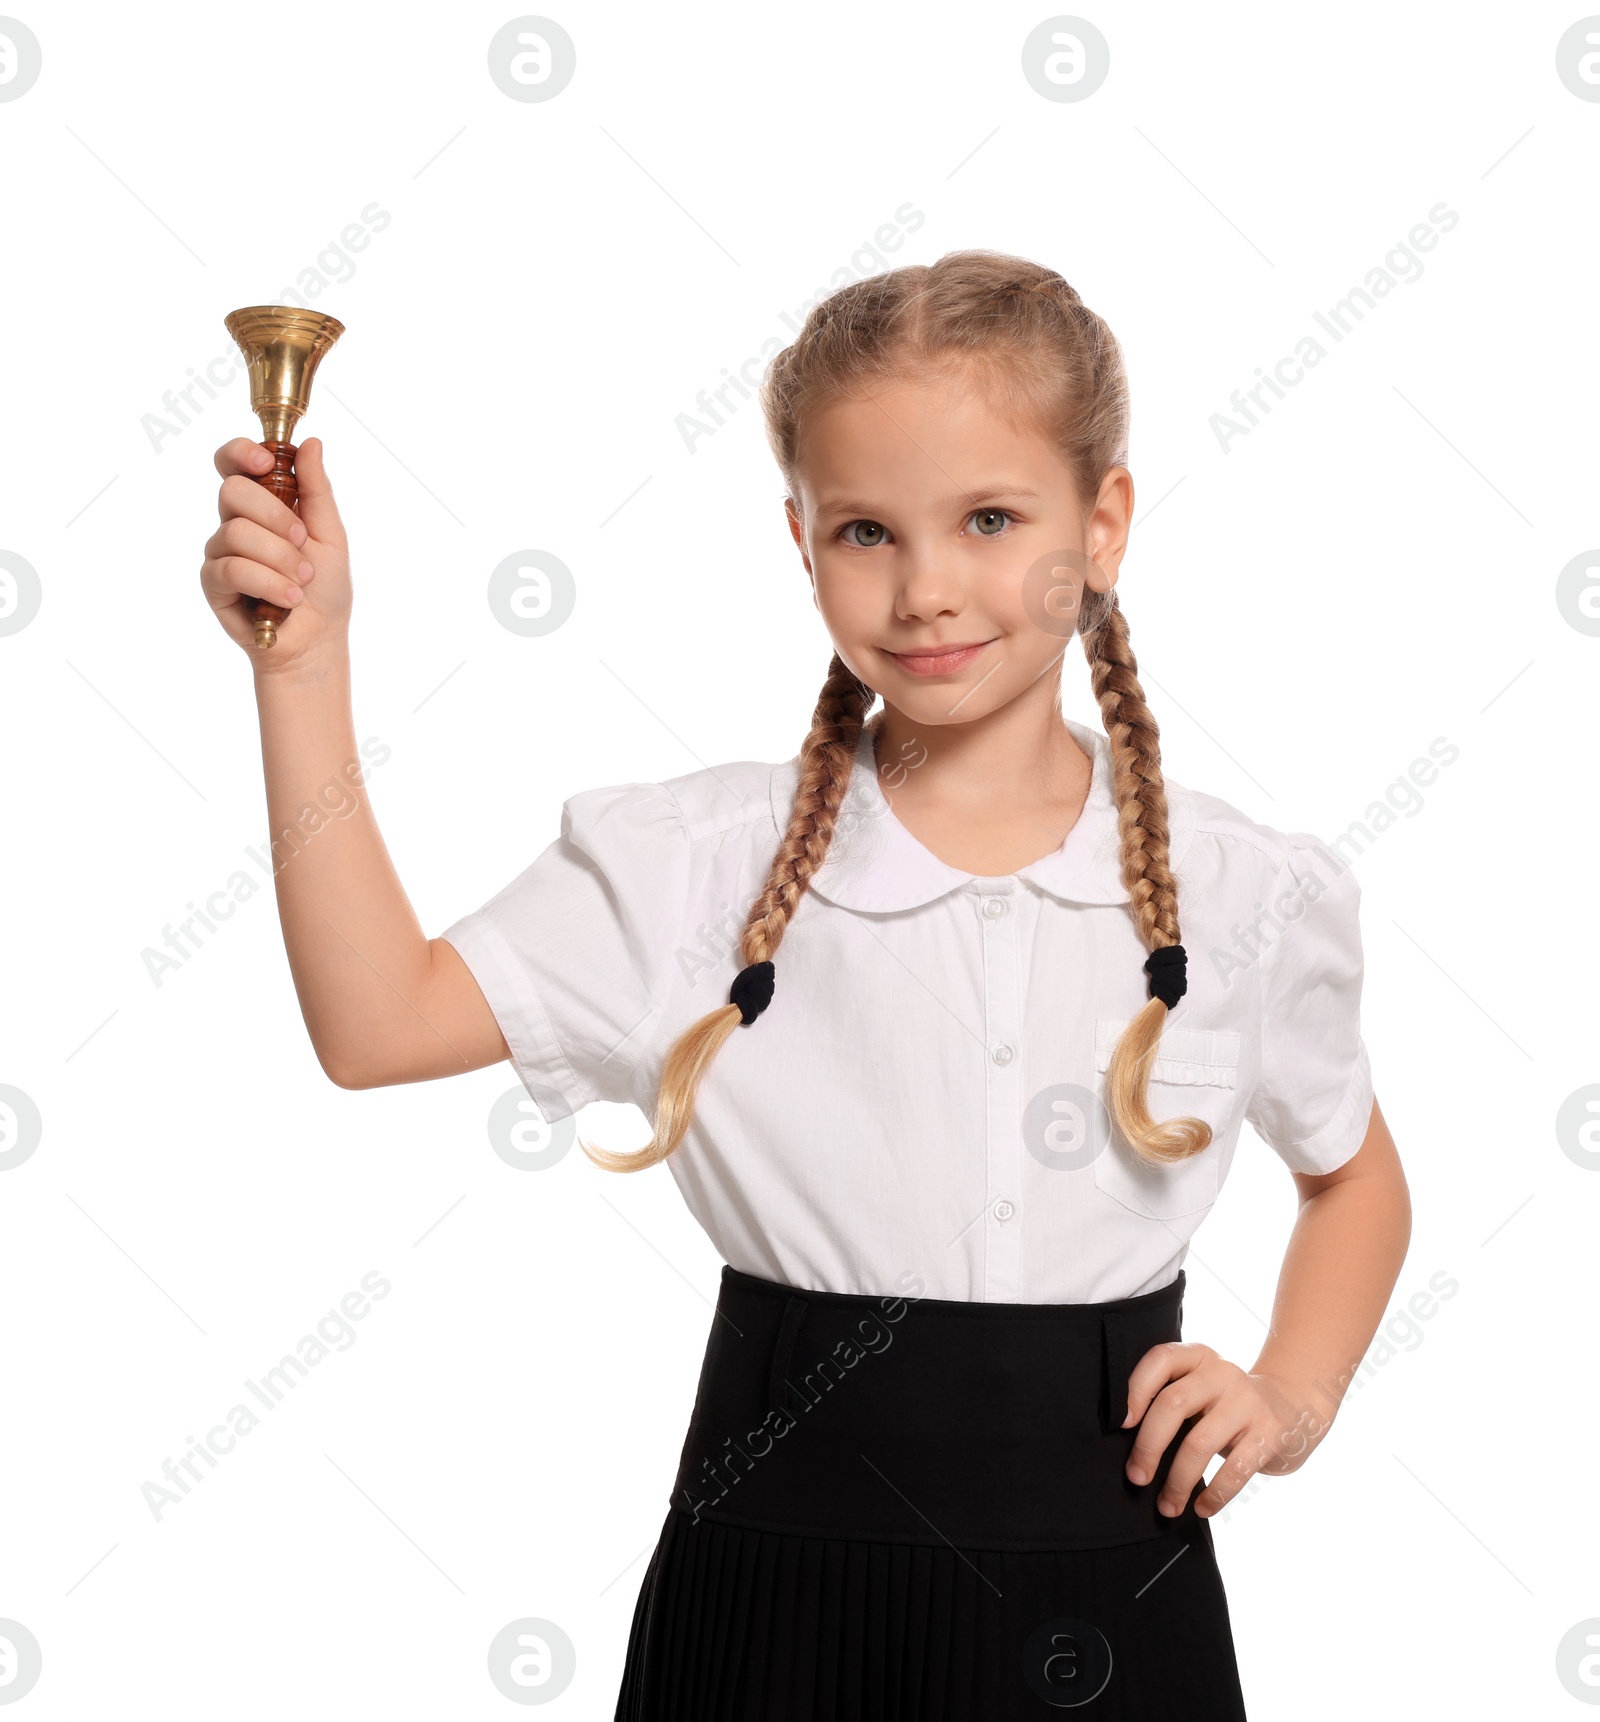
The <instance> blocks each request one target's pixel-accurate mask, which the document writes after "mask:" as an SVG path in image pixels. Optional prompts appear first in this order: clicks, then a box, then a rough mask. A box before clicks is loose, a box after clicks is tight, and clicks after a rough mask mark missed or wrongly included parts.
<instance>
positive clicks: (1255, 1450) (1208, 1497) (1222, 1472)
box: [1194, 1438, 1266, 1518]
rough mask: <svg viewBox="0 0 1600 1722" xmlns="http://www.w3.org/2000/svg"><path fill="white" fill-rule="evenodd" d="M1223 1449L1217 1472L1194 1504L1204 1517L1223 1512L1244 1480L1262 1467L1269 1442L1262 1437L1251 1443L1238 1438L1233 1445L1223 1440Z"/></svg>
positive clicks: (1247, 1480)
mask: <svg viewBox="0 0 1600 1722" xmlns="http://www.w3.org/2000/svg"><path fill="white" fill-rule="evenodd" d="M1221 1451H1222V1452H1223V1453H1224V1454H1225V1455H1226V1457H1225V1459H1224V1461H1223V1463H1222V1464H1221V1465H1219V1466H1218V1467H1217V1474H1216V1476H1214V1477H1213V1478H1212V1479H1211V1481H1210V1482H1209V1483H1207V1484H1206V1486H1205V1488H1204V1490H1203V1491H1202V1492H1201V1494H1200V1497H1199V1499H1198V1500H1196V1502H1195V1504H1194V1510H1195V1511H1196V1512H1197V1513H1198V1514H1199V1515H1200V1516H1201V1517H1202V1518H1210V1516H1211V1515H1212V1514H1213V1513H1220V1512H1221V1511H1222V1509H1223V1508H1224V1507H1225V1506H1227V1504H1228V1503H1229V1501H1231V1500H1232V1499H1233V1498H1234V1496H1235V1495H1237V1494H1238V1493H1239V1492H1240V1490H1242V1489H1243V1488H1244V1486H1245V1484H1246V1483H1248V1482H1249V1481H1250V1479H1251V1478H1252V1477H1253V1476H1255V1474H1256V1473H1257V1472H1258V1471H1260V1470H1261V1469H1263V1466H1262V1459H1263V1457H1264V1456H1265V1453H1266V1443H1265V1442H1264V1441H1262V1440H1260V1439H1259V1438H1257V1439H1256V1440H1255V1441H1253V1442H1249V1443H1246V1442H1244V1441H1236V1442H1235V1443H1234V1444H1233V1446H1232V1448H1231V1449H1230V1448H1229V1447H1228V1445H1227V1444H1226V1443H1224V1444H1223V1446H1222V1448H1221Z"/></svg>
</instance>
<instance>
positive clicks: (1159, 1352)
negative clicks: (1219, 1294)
mask: <svg viewBox="0 0 1600 1722" xmlns="http://www.w3.org/2000/svg"><path fill="white" fill-rule="evenodd" d="M1205 1355H1206V1347H1205V1346H1202V1345H1193V1344H1188V1343H1184V1342H1181V1341H1178V1340H1169V1341H1167V1343H1165V1344H1164V1345H1152V1346H1151V1347H1150V1349H1149V1350H1148V1351H1147V1352H1146V1353H1145V1354H1144V1356H1143V1357H1141V1358H1140V1359H1139V1361H1138V1362H1137V1363H1136V1364H1134V1366H1133V1373H1132V1374H1131V1375H1130V1376H1129V1377H1128V1415H1127V1416H1126V1417H1124V1418H1123V1420H1122V1427H1123V1428H1124V1429H1131V1428H1132V1427H1133V1425H1134V1424H1135V1423H1137V1422H1138V1421H1139V1419H1140V1418H1141V1417H1143V1416H1144V1414H1145V1412H1146V1411H1147V1410H1148V1409H1149V1407H1150V1402H1151V1400H1153V1399H1154V1398H1155V1396H1156V1395H1157V1394H1158V1393H1159V1392H1161V1390H1162V1389H1163V1388H1164V1387H1165V1386H1166V1385H1167V1383H1168V1382H1169V1381H1176V1380H1177V1379H1178V1377H1179V1376H1180V1375H1186V1374H1187V1373H1188V1372H1189V1371H1190V1370H1191V1369H1198V1368H1199V1366H1200V1364H1201V1363H1202V1362H1203V1361H1204V1360H1205Z"/></svg>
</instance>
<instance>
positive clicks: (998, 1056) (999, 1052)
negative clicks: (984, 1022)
mask: <svg viewBox="0 0 1600 1722" xmlns="http://www.w3.org/2000/svg"><path fill="white" fill-rule="evenodd" d="M990 1056H991V1057H992V1058H993V1059H994V1061H995V1063H996V1064H1009V1063H1010V1062H1011V1061H1012V1059H1014V1058H1015V1057H1016V1056H1017V1055H1016V1053H1015V1052H1014V1051H1013V1050H1012V1049H1011V1048H1010V1047H1009V1046H1004V1045H1001V1046H997V1047H996V1048H995V1049H994V1051H993V1053H992V1054H990Z"/></svg>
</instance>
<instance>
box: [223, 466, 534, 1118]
mask: <svg viewBox="0 0 1600 1722" xmlns="http://www.w3.org/2000/svg"><path fill="white" fill-rule="evenodd" d="M216 464H217V470H218V471H219V472H220V473H221V474H222V475H223V484H222V490H221V493H220V497H219V513H220V515H221V522H222V523H221V525H220V526H219V527H218V529H217V531H216V533H215V534H214V535H213V536H212V538H211V540H210V541H209V542H208V543H207V545H206V560H205V564H204V566H203V568H202V569H201V575H200V579H201V586H202V588H203V589H204V591H205V594H206V597H207V599H208V601H209V602H210V604H211V606H212V608H213V609H214V610H215V611H216V613H217V619H218V620H219V621H220V622H221V624H222V626H223V629H224V630H225V632H227V634H228V635H229V636H230V637H231V638H232V639H233V640H234V641H236V642H237V643H238V645H239V646H240V647H241V649H243V650H244V651H245V652H246V653H248V654H249V656H250V659H251V662H252V664H253V666H254V670H255V690H256V705H257V709H258V712H259V715H260V720H261V759H262V765H263V767H264V770H265V773H266V789H267V818H268V823H269V834H270V835H269V842H270V844H271V847H272V851H273V866H274V869H275V883H276V887H277V895H278V916H279V920H280V922H281V924H282V927H283V937H284V944H285V946H286V947H287V950H288V955H289V968H290V971H291V973H292V974H293V976H294V984H295V991H296V993H297V994H298V995H299V999H300V1010H301V1014H302V1015H303V1016H304V1018H305V1023H306V1028H307V1029H308V1030H309V1031H310V1035H311V1044H312V1046H313V1047H314V1048H315V1049H316V1054H317V1059H318V1061H319V1062H320V1063H321V1065H322V1068H323V1069H324V1070H325V1071H326V1072H327V1074H328V1075H329V1077H331V1078H332V1080H333V1081H334V1082H336V1083H337V1084H338V1085H339V1086H340V1087H341V1088H374V1087H378V1086H381V1085H383V1084H387V1083H396V1082H421V1081H424V1080H426V1079H427V1078H429V1077H436V1076H451V1075H454V1074H456V1073H458V1072H460V1071H464V1070H477V1069H479V1068H481V1067H482V1066H484V1065H488V1064H493V1063H495V1062H496V1061H497V1060H499V1059H503V1058H507V1057H509V1056H510V1053H509V1049H508V1048H507V1046H506V1043H505V1039H504V1037H503V1036H502V1035H501V1032H500V1029H499V1025H498V1024H497V1023H496V1021H495V1019H494V1016H493V1014H492V1013H491V1011H490V1009H489V1006H488V1004H487V1002H486V1001H485V999H484V997H483V994H482V992H481V991H480V989H479V987H478V984H477V982H476V981H475V980H474V979H473V977H472V973H471V971H470V970H469V969H468V968H467V966H466V964H465V963H464V962H463V961H462V959H461V957H460V956H459V955H458V954H457V952H456V951H455V949H454V948H453V947H452V946H450V945H449V944H447V943H446V942H445V941H444V940H442V939H431V940H430V939H428V938H427V937H426V936H425V935H424V933H423V931H422V928H421V926H420V924H419V923H418V921H417V917H416V915H415V913H414V912H413V910H412V907H411V904H410V901H409V900H408V898H407V897H406V894H405V889H404V887H403V886H402V885H401V883H400V879H399V877H398V875H397V874H396V872H395V870H394V864H393V862H392V861H391V860H390V859H389V852H388V850H387V848H385V846H384V841H383V836H382V834H381V833H380V832H379V830H378V824H377V820H376V819H375V818H374V817H373V813H372V807H371V804H370V802H369V801H368V799H367V792H366V788H365V785H364V784H363V782H362V777H361V768H360V756H359V754H358V753H357V750H356V741H355V725H354V722H353V720H352V717H351V708H350V657H349V638H348V630H349V619H350V564H349V550H348V546H347V543H346V539H345V533H344V527H343V524H342V523H341V521H340V519H339V512H338V509H337V507H336V506H335V504H334V498H333V490H332V488H331V486H330V485H329V483H328V479H327V474H326V472H325V470H324V468H323V464H322V445H321V443H320V441H318V439H316V438H315V437H312V438H308V439H307V440H306V441H305V442H304V443H302V444H301V446H300V450H299V453H298V456H297V457H296V462H295V465H296V470H297V472H298V476H299V484H300V513H299V515H298V516H296V515H295V514H294V513H293V511H292V510H290V509H289V508H287V507H285V506H284V504H283V503H281V502H280V501H278V499H277V498H276V497H274V496H271V495H269V494H268V493H267V492H266V491H265V490H263V489H262V488H261V487H260V485H258V484H256V483H255V482H254V481H253V479H251V478H249V477H246V476H245V475H246V474H248V473H256V472H261V471H264V470H266V469H267V468H268V467H269V466H270V465H271V456H270V455H268V454H267V452H266V451H265V450H264V449H263V448H262V447H261V446H260V445H259V444H258V443H253V442H250V441H248V440H247V439H245V438H243V437H240V438H237V439H235V440H234V441H233V442H230V443H228V444H226V445H225V446H224V447H223V448H221V449H219V450H218V451H217V456H216ZM244 596H250V597H255V598H267V599H270V600H271V601H272V602H273V603H277V604H282V605H285V606H286V607H287V608H288V609H289V610H290V612H291V613H290V615H289V616H288V617H287V619H286V620H285V621H284V622H283V623H282V624H281V625H280V628H279V632H278V640H277V643H276V645H274V646H271V647H269V648H267V649H265V650H258V649H257V648H256V646H255V644H254V625H253V622H252V620H251V618H250V616H249V615H248V614H247V606H246V605H245V604H244V603H243V602H242V598H243V597H244Z"/></svg>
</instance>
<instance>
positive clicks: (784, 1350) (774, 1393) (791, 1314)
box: [767, 1297, 806, 1411]
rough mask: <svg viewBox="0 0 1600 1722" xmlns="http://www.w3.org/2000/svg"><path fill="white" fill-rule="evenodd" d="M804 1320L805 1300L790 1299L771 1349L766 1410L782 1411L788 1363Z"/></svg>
mask: <svg viewBox="0 0 1600 1722" xmlns="http://www.w3.org/2000/svg"><path fill="white" fill-rule="evenodd" d="M805 1319H806V1300H805V1299H804V1298H803V1297H792V1298H790V1299H789V1300H788V1302H787V1303H786V1304H785V1305H784V1309H783V1320H782V1322H781V1323H780V1324H779V1326H778V1339H777V1343H776V1344H775V1345H774V1346H773V1348H772V1372H771V1374H770V1375H769V1376H768V1377H767V1409H768V1410H769V1411H781V1410H782V1409H783V1392H784V1388H785V1387H786V1386H788V1375H789V1362H790V1359H791V1358H792V1357H793V1355H794V1342H795V1338H796V1336H797V1335H798V1334H799V1332H800V1326H801V1323H802V1322H804V1320H805Z"/></svg>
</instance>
